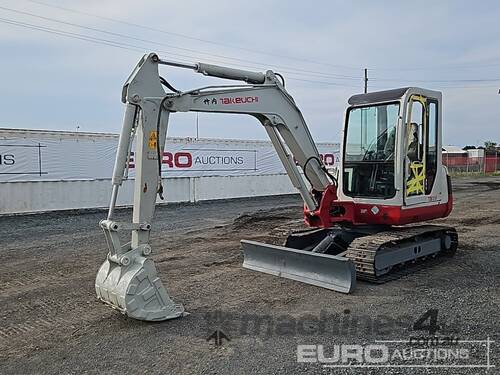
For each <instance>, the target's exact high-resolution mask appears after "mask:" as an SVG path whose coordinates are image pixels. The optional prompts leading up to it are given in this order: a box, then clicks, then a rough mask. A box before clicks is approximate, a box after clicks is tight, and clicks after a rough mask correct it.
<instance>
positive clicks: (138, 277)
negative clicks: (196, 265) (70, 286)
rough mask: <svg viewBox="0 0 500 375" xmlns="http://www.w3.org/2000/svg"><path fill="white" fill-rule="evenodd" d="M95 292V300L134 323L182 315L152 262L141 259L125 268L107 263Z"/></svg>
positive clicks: (99, 273)
mask: <svg viewBox="0 0 500 375" xmlns="http://www.w3.org/2000/svg"><path fill="white" fill-rule="evenodd" d="M95 289H96V292H97V298H99V299H100V300H101V301H103V302H104V303H106V304H108V305H110V306H111V307H113V308H115V309H117V310H119V311H121V312H122V313H123V314H125V315H127V316H129V317H131V318H134V319H139V320H146V321H160V320H167V319H172V318H177V317H181V316H183V315H184V314H185V313H184V307H183V306H182V305H180V304H176V303H174V302H173V301H172V300H171V299H170V297H169V295H168V293H167V291H166V290H165V288H164V287H163V284H162V282H161V280H160V279H159V277H158V275H157V274H156V269H155V266H154V263H153V261H152V260H151V259H147V258H145V257H142V256H137V257H135V259H133V260H132V261H131V262H130V264H129V265H126V266H124V265H121V264H118V263H115V262H113V261H111V260H109V259H108V260H106V261H105V262H104V263H103V264H102V266H101V268H100V269H99V272H98V273H97V277H96V281H95Z"/></svg>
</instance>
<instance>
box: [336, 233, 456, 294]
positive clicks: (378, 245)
mask: <svg viewBox="0 0 500 375" xmlns="http://www.w3.org/2000/svg"><path fill="white" fill-rule="evenodd" d="M436 232H442V233H443V234H449V235H451V237H452V245H451V249H450V250H448V251H444V250H441V251H439V252H438V253H436V256H435V257H432V256H423V257H420V258H415V259H414V260H413V261H409V262H405V263H400V264H395V265H393V266H392V269H391V270H390V271H389V273H386V274H383V275H379V276H377V275H376V273H375V257H376V256H377V253H378V252H379V251H380V250H381V249H382V248H383V249H384V250H386V249H387V248H389V247H390V246H394V245H396V244H397V243H400V242H405V241H409V240H411V239H412V238H414V237H416V236H422V235H424V236H425V235H431V234H433V233H436ZM415 245H417V246H418V242H415ZM457 245H458V235H457V233H456V230H455V229H454V228H452V227H445V226H438V225H421V226H413V227H396V228H393V229H391V230H388V231H384V232H379V233H377V234H373V235H368V236H364V237H359V238H357V239H355V240H354V241H352V242H351V244H350V245H349V247H348V249H347V253H346V255H345V256H346V257H347V258H349V259H351V260H352V261H353V262H354V264H355V267H356V277H357V278H358V279H361V280H365V281H369V282H372V283H377V284H381V283H385V282H387V281H391V280H395V279H399V278H400V277H402V276H405V275H408V274H411V273H413V272H416V271H419V270H421V269H423V268H427V267H429V266H432V265H435V264H438V263H442V261H443V260H444V256H452V255H453V254H454V253H455V251H456V249H457Z"/></svg>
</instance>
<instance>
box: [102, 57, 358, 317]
mask: <svg viewBox="0 0 500 375" xmlns="http://www.w3.org/2000/svg"><path fill="white" fill-rule="evenodd" d="M160 64H163V65H169V66H175V67H180V68H188V69H192V70H194V71H196V72H199V73H202V74H204V75H207V76H214V77H219V78H226V79H232V80H240V81H245V82H247V83H246V84H239V85H229V86H227V85H226V86H207V87H202V88H198V89H194V90H190V91H187V92H174V93H168V94H167V93H166V92H165V91H164V89H163V87H162V84H164V85H166V86H167V87H168V86H170V85H169V84H168V82H166V81H165V80H164V79H163V78H161V77H160V75H159V71H158V66H159V65H160ZM283 84H284V82H282V81H280V80H279V79H278V77H277V75H276V74H275V73H273V72H272V71H267V72H266V73H265V74H264V73H256V72H249V71H244V70H238V69H231V68H225V67H220V66H215V65H209V64H203V63H198V64H193V65H188V64H183V63H176V62H170V61H164V60H161V59H160V58H159V57H158V56H157V55H156V54H148V55H144V56H143V58H142V59H141V60H140V61H139V63H138V64H137V66H136V67H135V69H134V71H133V72H132V74H131V75H130V77H129V78H128V80H127V81H126V83H125V85H124V87H123V92H122V101H123V102H124V103H125V115H124V120H123V127H122V131H121V134H120V139H119V145H118V151H117V155H116V160H115V167H114V171H113V179H112V183H113V190H112V196H111V203H110V208H109V212H108V217H107V219H106V220H102V221H101V223H100V226H101V228H102V229H103V231H104V233H105V236H106V240H107V245H108V249H109V253H108V257H107V260H106V261H105V262H104V263H103V265H102V266H101V268H100V270H99V272H98V275H97V278H96V292H97V296H98V298H99V299H101V300H102V301H104V302H106V303H108V304H109V305H111V306H112V307H114V308H117V309H118V310H120V311H122V312H123V313H125V314H126V315H128V316H130V317H133V318H136V319H141V320H165V319H170V318H175V317H179V316H182V315H183V314H184V308H183V307H182V306H181V305H179V304H175V303H174V302H173V301H172V300H171V299H170V297H169V296H168V294H167V292H166V290H165V288H164V287H163V285H162V283H161V281H160V279H159V278H158V276H157V273H156V270H155V267H154V264H153V261H152V260H151V259H150V258H148V255H150V253H151V247H150V245H149V235H150V230H151V221H152V218H153V213H154V208H155V203H156V199H157V195H159V196H160V197H161V198H162V199H163V197H162V193H163V186H162V177H161V161H162V155H163V148H164V145H165V140H166V134H167V127H168V119H169V116H170V114H171V113H174V112H189V111H195V112H212V113H238V114H248V115H251V116H253V117H255V118H257V119H258V120H259V121H260V123H261V124H262V125H263V126H264V128H265V129H266V132H267V134H268V136H269V138H270V140H271V142H272V144H273V146H274V148H275V149H276V152H277V154H278V156H279V158H280V160H281V162H282V163H283V166H284V168H285V170H286V172H287V174H288V176H289V177H290V180H291V182H292V184H293V185H294V186H295V187H296V188H297V190H298V191H299V193H300V195H301V196H302V198H303V200H304V203H305V210H306V212H307V213H309V215H317V214H318V210H319V209H320V208H321V200H322V195H324V192H325V191H328V190H331V189H335V186H336V180H335V178H333V177H332V176H330V175H329V174H328V172H327V170H326V168H325V167H324V165H323V163H322V162H321V160H320V158H319V153H318V150H317V148H316V145H315V144H314V141H313V139H312V137H311V134H310V132H309V129H308V127H307V125H306V123H305V120H304V118H303V116H302V114H301V112H300V110H299V108H298V107H297V105H296V104H295V102H294V100H293V98H292V97H291V96H290V95H289V94H288V93H287V91H286V90H285V88H284V85H283ZM134 137H136V146H135V147H136V149H135V154H136V160H135V183H134V206H133V214H132V216H133V217H132V223H120V222H117V221H115V220H114V210H115V206H116V200H117V196H118V189H119V186H120V185H121V184H122V182H123V180H124V176H125V175H126V170H127V165H128V158H129V154H130V150H131V145H132V141H133V139H134ZM299 167H300V169H299ZM307 181H308V182H309V185H308V184H307ZM310 188H311V189H310ZM123 230H129V231H131V242H130V243H126V244H123V245H122V244H121V242H120V238H119V232H120V231H123ZM256 244H257V243H253V242H250V241H247V243H243V247H244V250H245V249H247V250H248V251H249V253H251V254H250V255H249V256H248V257H246V258H248V259H249V262H247V265H246V266H247V268H251V269H259V270H261V271H262V267H261V265H259V264H255V262H252V260H251V259H250V258H252V256H251V255H252V254H255V251H257V252H260V251H262V250H263V248H262V247H260V248H259V246H257V245H258V244H257V245H256ZM264 250H265V251H267V253H266V255H267V256H272V257H277V258H280V254H282V252H283V250H282V249H279V247H265V248H264ZM318 256H320V255H318ZM295 257H298V262H299V263H300V259H299V258H300V254H298V255H295ZM308 257H309V258H310V255H309V254H308ZM334 261H336V260H334ZM318 262H322V264H323V265H322V267H325V266H328V263H326V264H325V263H324V260H323V259H318ZM338 262H340V263H341V265H340V267H341V268H342V269H343V270H344V271H345V272H344V273H346V275H347V276H342V279H345V278H346V277H348V278H349V280H350V281H349V287H347V290H344V289H346V288H345V287H342V288H340V289H338V288H335V287H333V289H337V290H342V291H348V290H350V284H351V281H352V279H353V277H352V274H353V270H352V267H351V266H350V265H349V264H348V263H347V262H346V260H345V259H344V260H341V261H338ZM244 266H245V265H244ZM346 267H347V268H346ZM313 268H314V267H313ZM282 271H283V270H282ZM282 271H279V272H280V273H282ZM264 272H266V271H264ZM273 272H275V271H273ZM273 272H268V273H273ZM283 273H285V274H286V270H285V271H284V272H283ZM289 276H290V278H295V279H297V278H296V277H293V276H294V275H293V272H292V274H290V275H289ZM341 284H345V283H341Z"/></svg>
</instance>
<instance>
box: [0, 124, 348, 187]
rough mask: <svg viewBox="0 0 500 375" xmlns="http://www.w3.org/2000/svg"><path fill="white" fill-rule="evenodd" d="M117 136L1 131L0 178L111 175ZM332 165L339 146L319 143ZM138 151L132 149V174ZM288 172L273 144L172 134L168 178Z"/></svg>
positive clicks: (165, 167)
mask: <svg viewBox="0 0 500 375" xmlns="http://www.w3.org/2000/svg"><path fill="white" fill-rule="evenodd" d="M117 145H118V137H117V136H116V135H110V134H93V133H92V134H91V133H69V132H46V131H29V130H26V131H20V130H9V129H0V182H9V181H47V180H92V179H109V178H111V174H112V170H113V164H114V158H115V152H116V147H117ZM318 149H319V151H320V153H321V157H322V158H323V160H324V162H325V164H326V165H327V167H329V168H332V167H334V166H336V164H337V163H338V160H339V153H338V145H337V144H326V143H320V144H318ZM136 157H137V156H136V155H135V153H134V151H132V153H131V155H130V163H129V176H130V177H131V178H133V176H134V170H135V162H136ZM281 173H285V171H284V168H283V166H282V165H281V161H280V160H279V158H278V156H277V155H276V152H275V150H274V148H273V147H272V145H271V143H270V142H266V141H244V140H218V139H201V140H194V139H190V138H169V139H168V140H167V144H166V146H165V151H164V152H163V158H162V175H163V176H164V177H201V176H242V175H263V174H281Z"/></svg>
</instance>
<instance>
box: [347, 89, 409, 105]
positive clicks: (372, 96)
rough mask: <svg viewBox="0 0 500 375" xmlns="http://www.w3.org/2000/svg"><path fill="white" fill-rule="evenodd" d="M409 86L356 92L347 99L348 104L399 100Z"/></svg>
mask: <svg viewBox="0 0 500 375" xmlns="http://www.w3.org/2000/svg"><path fill="white" fill-rule="evenodd" d="M408 89H410V87H402V88H399V89H392V90H385V91H375V92H369V93H367V94H356V95H353V96H351V97H350V98H349V100H348V101H347V102H348V103H349V104H350V105H361V104H370V103H379V102H389V101H392V100H399V99H401V97H402V96H403V95H404V94H405V93H406V91H408Z"/></svg>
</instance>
